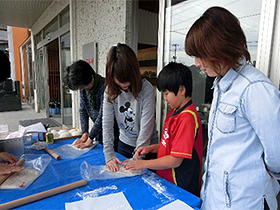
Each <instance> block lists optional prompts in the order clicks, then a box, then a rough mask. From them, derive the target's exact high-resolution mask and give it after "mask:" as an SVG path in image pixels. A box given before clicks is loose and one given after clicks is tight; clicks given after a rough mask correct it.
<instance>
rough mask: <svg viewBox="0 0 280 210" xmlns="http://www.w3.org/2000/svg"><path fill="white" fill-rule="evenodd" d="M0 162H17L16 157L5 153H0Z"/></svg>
mask: <svg viewBox="0 0 280 210" xmlns="http://www.w3.org/2000/svg"><path fill="white" fill-rule="evenodd" d="M0 160H1V161H4V162H8V163H10V164H13V163H16V162H17V161H18V159H17V157H16V156H14V155H12V154H10V153H7V152H0Z"/></svg>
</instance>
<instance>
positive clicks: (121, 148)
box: [117, 141, 157, 160]
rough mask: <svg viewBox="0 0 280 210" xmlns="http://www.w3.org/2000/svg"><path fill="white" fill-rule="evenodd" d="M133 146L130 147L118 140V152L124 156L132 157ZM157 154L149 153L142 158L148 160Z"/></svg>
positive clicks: (154, 157)
mask: <svg viewBox="0 0 280 210" xmlns="http://www.w3.org/2000/svg"><path fill="white" fill-rule="evenodd" d="M134 150H135V147H132V146H130V145H127V144H125V143H123V142H122V141H118V151H117V152H118V153H120V154H121V155H123V156H125V157H126V158H132V157H133V154H134ZM156 158H157V154H156V153H149V154H146V155H145V158H144V160H150V159H156Z"/></svg>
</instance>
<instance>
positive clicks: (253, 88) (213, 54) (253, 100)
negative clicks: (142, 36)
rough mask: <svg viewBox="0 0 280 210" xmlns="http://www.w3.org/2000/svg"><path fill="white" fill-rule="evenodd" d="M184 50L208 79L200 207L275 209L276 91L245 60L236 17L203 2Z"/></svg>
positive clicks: (279, 97)
mask: <svg viewBox="0 0 280 210" xmlns="http://www.w3.org/2000/svg"><path fill="white" fill-rule="evenodd" d="M185 50H186V53H187V54H188V55H190V56H194V58H195V65H196V66H198V67H200V69H201V70H202V71H204V72H205V73H206V74H207V75H208V76H210V77H216V79H215V81H214V85H213V87H214V95H213V101H212V105H211V110H210V115H209V124H208V139H209V140H208V149H207V155H206V161H205V173H204V176H203V186H202V190H201V198H202V201H203V202H202V209H204V210H205V209H209V210H214V209H219V210H221V209H236V210H240V209H246V210H261V209H267V208H269V209H273V210H276V209H277V200H276V195H277V194H278V192H279V184H278V181H277V180H276V178H277V176H278V178H279V172H280V93H279V90H278V89H277V88H276V87H275V86H274V85H273V84H272V82H271V81H270V80H269V79H268V78H267V77H266V76H265V75H264V74H263V73H262V72H260V71H259V70H257V69H256V68H254V67H253V66H252V65H250V64H249V63H250V54H249V52H248V50H247V44H246V37H245V35H244V32H243V30H242V28H241V27H240V23H239V21H238V19H237V18H236V17H235V16H234V15H233V14H231V13H230V12H229V11H227V10H226V9H224V8H220V7H212V8H209V9H208V10H207V11H206V12H205V13H204V14H203V15H202V16H201V17H200V18H199V19H198V20H197V21H196V22H195V23H194V24H193V25H192V27H191V28H190V30H189V32H188V34H187V35H186V40H185Z"/></svg>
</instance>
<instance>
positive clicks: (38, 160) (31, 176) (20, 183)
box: [0, 154, 51, 189]
mask: <svg viewBox="0 0 280 210" xmlns="http://www.w3.org/2000/svg"><path fill="white" fill-rule="evenodd" d="M22 158H24V159H25V162H24V163H23V165H22V166H23V167H25V169H24V170H23V171H20V172H16V173H14V174H13V175H11V176H10V177H9V178H8V179H7V180H6V181H5V182H4V183H3V184H2V185H1V186H0V189H26V188H27V187H28V186H29V185H30V184H32V183H33V182H34V181H35V180H36V179H37V178H38V177H39V176H40V175H41V174H42V173H43V172H44V170H45V169H46V167H47V166H48V164H49V163H50V161H51V157H50V156H49V155H46V154H43V155H22V156H21V157H20V159H22Z"/></svg>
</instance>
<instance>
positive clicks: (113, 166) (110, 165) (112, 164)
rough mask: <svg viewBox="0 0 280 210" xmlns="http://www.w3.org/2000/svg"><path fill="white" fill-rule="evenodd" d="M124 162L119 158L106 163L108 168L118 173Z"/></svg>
mask: <svg viewBox="0 0 280 210" xmlns="http://www.w3.org/2000/svg"><path fill="white" fill-rule="evenodd" d="M121 163H122V162H121V161H120V160H119V159H118V158H114V159H112V160H109V161H108V162H107V163H106V167H107V168H108V169H109V170H110V171H113V172H116V171H118V170H119V166H118V164H121Z"/></svg>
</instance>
